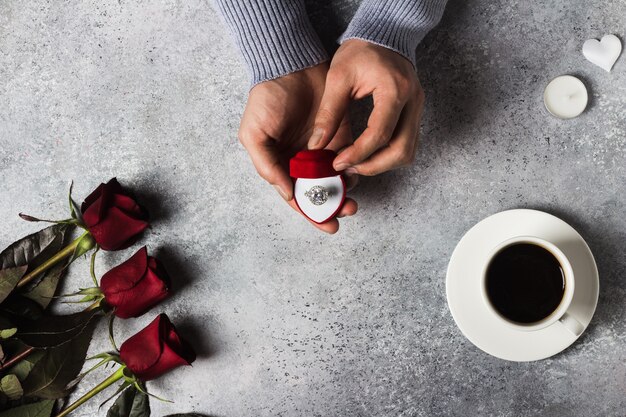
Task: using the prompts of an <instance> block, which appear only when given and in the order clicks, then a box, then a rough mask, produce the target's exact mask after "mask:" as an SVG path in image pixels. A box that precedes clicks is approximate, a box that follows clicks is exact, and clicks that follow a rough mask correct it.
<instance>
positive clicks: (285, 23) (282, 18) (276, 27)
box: [215, 0, 328, 86]
mask: <svg viewBox="0 0 626 417" xmlns="http://www.w3.org/2000/svg"><path fill="white" fill-rule="evenodd" d="M215 3H216V4H217V6H218V8H219V9H220V11H221V14H222V16H223V18H224V20H225V21H226V24H227V25H228V27H229V28H230V30H231V32H232V33H233V35H234V37H235V40H236V41H237V45H238V46H239V49H240V51H241V54H242V55H243V59H244V60H245V61H246V63H247V65H248V70H249V73H250V77H251V82H252V85H253V86H254V85H255V84H258V83H260V82H262V81H267V80H271V79H274V78H278V77H280V76H283V75H286V74H289V73H292V72H295V71H299V70H302V69H305V68H308V67H312V66H315V65H317V64H320V63H322V62H324V61H326V60H328V54H327V52H326V50H325V49H324V46H323V45H322V43H321V41H320V39H319V37H318V36H317V33H315V30H314V29H313V26H311V23H310V22H309V19H308V16H307V14H306V10H305V8H304V2H303V1H301V0H297V1H293V0H258V1H254V2H251V1H240V0H215Z"/></svg>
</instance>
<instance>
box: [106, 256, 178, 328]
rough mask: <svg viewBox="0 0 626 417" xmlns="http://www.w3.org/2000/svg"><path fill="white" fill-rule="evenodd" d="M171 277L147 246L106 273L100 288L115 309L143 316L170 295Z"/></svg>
mask: <svg viewBox="0 0 626 417" xmlns="http://www.w3.org/2000/svg"><path fill="white" fill-rule="evenodd" d="M168 286H169V278H168V276H167V273H166V272H165V268H163V265H162V264H161V262H159V260H158V259H156V258H153V257H152V256H148V250H147V249H146V247H145V246H144V247H143V248H141V249H139V250H138V251H137V253H135V254H134V255H133V256H131V257H130V258H129V259H128V260H127V261H125V262H124V263H121V264H120V265H118V266H116V267H115V268H113V269H111V270H110V271H109V272H107V273H106V274H104V275H103V276H102V279H101V280H100V290H101V291H102V293H103V294H104V300H105V302H106V303H107V304H108V305H110V306H111V307H113V308H114V310H113V313H114V314H115V315H116V316H118V317H121V318H123V319H127V318H129V317H139V316H141V315H142V314H143V313H145V312H146V311H148V310H150V309H151V308H152V307H154V306H155V305H157V304H158V303H159V302H160V301H161V300H163V299H164V298H165V297H167V296H168V293H169V288H168Z"/></svg>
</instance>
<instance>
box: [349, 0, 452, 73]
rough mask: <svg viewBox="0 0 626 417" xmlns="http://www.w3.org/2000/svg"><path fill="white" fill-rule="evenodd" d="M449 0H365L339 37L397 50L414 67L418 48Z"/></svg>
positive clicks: (439, 18) (437, 20) (439, 17)
mask: <svg viewBox="0 0 626 417" xmlns="http://www.w3.org/2000/svg"><path fill="white" fill-rule="evenodd" d="M445 7H446V0H396V1H392V0H365V1H364V2H363V3H362V4H361V6H360V7H359V9H358V10H357V12H356V14H355V15H354V18H353V19H352V21H351V22H350V24H349V25H348V28H347V29H346V31H345V32H344V33H343V35H342V36H341V38H340V39H339V43H343V42H345V41H347V40H348V39H361V40H364V41H368V42H372V43H374V44H376V45H380V46H384V47H386V48H388V49H391V50H393V51H396V52H398V53H399V54H401V55H402V56H404V57H405V58H406V59H408V60H409V61H411V63H412V64H413V66H414V67H415V65H416V64H415V61H416V56H415V50H416V49H417V45H418V44H419V43H420V42H421V41H422V39H424V37H425V36H426V34H427V33H428V32H429V31H430V30H431V29H433V28H434V27H435V26H437V23H439V20H441V16H442V15H443V10H444V8H445Z"/></svg>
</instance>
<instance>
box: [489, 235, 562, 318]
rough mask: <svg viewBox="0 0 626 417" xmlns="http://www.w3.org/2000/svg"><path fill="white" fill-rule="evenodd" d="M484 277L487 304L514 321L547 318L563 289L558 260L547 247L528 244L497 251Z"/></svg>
mask: <svg viewBox="0 0 626 417" xmlns="http://www.w3.org/2000/svg"><path fill="white" fill-rule="evenodd" d="M486 279H487V282H486V286H487V295H488V296H489V300H490V301H491V304H492V305H493V306H494V307H495V309H496V310H497V311H498V312H499V313H500V314H502V316H504V317H506V318H507V319H509V320H512V321H515V322H518V323H533V322H536V321H539V320H541V319H543V318H546V317H548V316H549V315H550V313H552V312H553V311H554V310H556V308H557V307H558V306H559V304H560V303H561V300H562V299H563V293H564V292H565V279H564V276H563V270H562V268H561V264H560V263H559V261H558V260H557V259H556V258H555V257H554V255H552V254H551V253H550V252H549V251H548V250H547V249H544V248H542V247H541V246H537V245H533V244H531V243H518V244H513V245H511V246H507V247H505V248H504V249H502V250H501V251H500V252H498V253H497V254H496V255H495V256H494V257H493V259H492V260H491V262H490V263H489V266H488V267H487V276H486Z"/></svg>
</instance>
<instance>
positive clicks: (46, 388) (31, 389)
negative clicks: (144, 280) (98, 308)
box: [0, 317, 97, 417]
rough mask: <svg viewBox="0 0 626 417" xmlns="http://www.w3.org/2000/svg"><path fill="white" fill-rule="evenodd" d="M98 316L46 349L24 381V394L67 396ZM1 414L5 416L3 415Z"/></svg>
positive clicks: (54, 397)
mask: <svg viewBox="0 0 626 417" xmlns="http://www.w3.org/2000/svg"><path fill="white" fill-rule="evenodd" d="M96 322H97V317H96V319H94V320H91V321H90V322H89V324H88V325H87V327H86V328H85V329H84V330H83V331H82V333H80V334H79V335H78V336H76V337H75V338H73V339H72V341H70V342H69V343H65V344H62V345H60V346H57V347H55V348H51V349H47V350H46V353H45V355H44V356H43V358H41V359H40V360H39V361H38V362H37V363H36V364H35V366H34V367H33V369H32V371H31V372H30V374H29V375H28V377H27V378H26V379H25V380H24V382H23V383H22V386H23V387H24V395H26V396H32V397H39V398H49V399H56V398H63V397H65V396H66V395H67V394H68V393H69V391H70V389H71V388H72V386H73V384H71V383H72V382H73V381H74V380H75V379H76V377H77V376H78V374H79V372H80V370H81V369H82V368H83V365H84V363H85V356H86V355H87V349H88V348H89V342H90V341H91V337H92V334H93V329H94V327H95V325H96ZM0 417H2V416H0Z"/></svg>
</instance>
